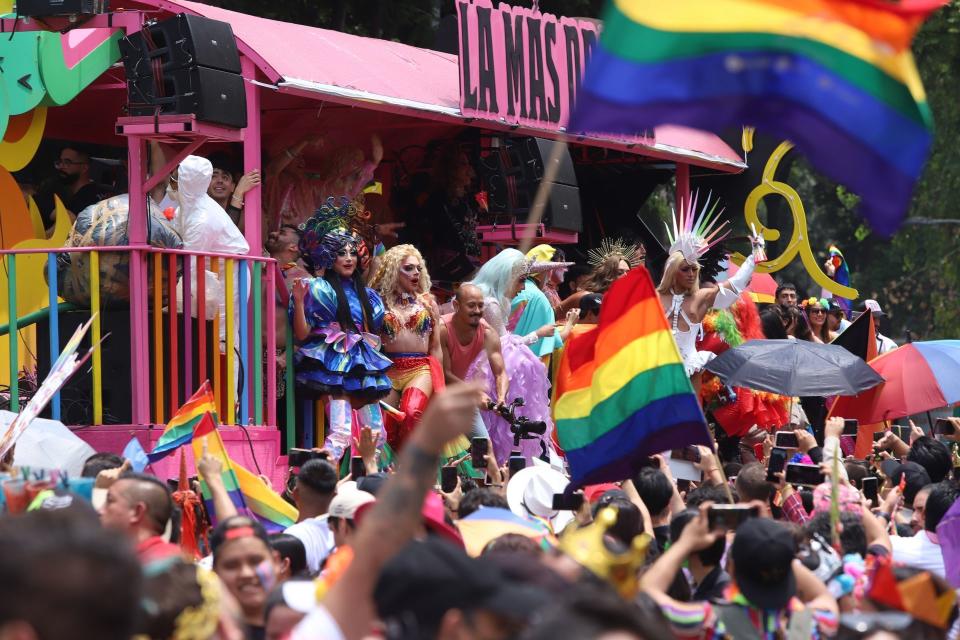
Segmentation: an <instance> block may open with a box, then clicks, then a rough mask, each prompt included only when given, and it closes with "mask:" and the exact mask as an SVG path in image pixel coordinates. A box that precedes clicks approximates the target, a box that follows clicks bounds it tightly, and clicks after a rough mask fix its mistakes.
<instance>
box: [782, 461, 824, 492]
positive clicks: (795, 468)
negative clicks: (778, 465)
mask: <svg viewBox="0 0 960 640" xmlns="http://www.w3.org/2000/svg"><path fill="white" fill-rule="evenodd" d="M823 478H824V476H823V473H822V472H821V471H820V467H819V466H817V465H815V464H788V465H787V482H789V483H790V484H800V485H804V486H808V487H815V486H817V485H818V484H821V483H822V482H823Z"/></svg>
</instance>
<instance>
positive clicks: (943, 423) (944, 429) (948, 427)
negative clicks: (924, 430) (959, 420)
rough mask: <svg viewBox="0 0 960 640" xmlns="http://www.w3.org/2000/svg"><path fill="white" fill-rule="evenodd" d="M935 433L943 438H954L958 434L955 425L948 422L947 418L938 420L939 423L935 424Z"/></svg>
mask: <svg viewBox="0 0 960 640" xmlns="http://www.w3.org/2000/svg"><path fill="white" fill-rule="evenodd" d="M933 429H934V433H936V434H939V435H942V436H952V435H953V434H954V433H956V432H957V430H956V428H954V426H953V423H952V422H950V421H949V420H947V419H946V418H937V421H936V422H934V423H933Z"/></svg>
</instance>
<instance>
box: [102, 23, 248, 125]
mask: <svg viewBox="0 0 960 640" xmlns="http://www.w3.org/2000/svg"><path fill="white" fill-rule="evenodd" d="M120 53H121V55H122V56H123V66H124V69H125V71H126V74H127V97H128V101H129V113H130V115H132V116H152V115H177V114H195V115H196V118H197V120H200V121H203V122H210V123H214V124H220V125H224V126H227V127H236V128H243V127H246V126H247V100H246V94H245V92H244V84H243V77H242V76H241V75H240V54H239V53H238V52H237V43H236V40H234V37H233V29H232V28H231V27H230V25H229V24H228V23H226V22H221V21H219V20H211V19H209V18H204V17H201V16H193V15H186V14H182V13H181V14H179V15H177V16H174V17H173V18H169V19H167V20H162V21H160V22H157V23H154V24H152V25H148V26H145V27H144V28H143V29H142V30H141V31H140V32H138V33H136V34H133V35H131V36H129V37H128V38H124V39H123V40H121V41H120Z"/></svg>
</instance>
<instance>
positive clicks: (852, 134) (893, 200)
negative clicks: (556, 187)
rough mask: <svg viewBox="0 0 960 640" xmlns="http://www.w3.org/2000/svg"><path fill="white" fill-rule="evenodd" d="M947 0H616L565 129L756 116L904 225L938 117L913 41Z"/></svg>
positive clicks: (867, 207)
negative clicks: (934, 117)
mask: <svg viewBox="0 0 960 640" xmlns="http://www.w3.org/2000/svg"><path fill="white" fill-rule="evenodd" d="M943 4H945V0H903V1H901V2H882V1H880V0H685V1H684V2H682V3H679V4H678V3H670V2H658V1H656V0H612V1H611V2H609V3H608V4H607V10H606V12H605V15H604V17H603V34H602V37H601V39H600V42H599V45H598V46H597V47H595V49H594V51H593V53H592V55H591V58H590V63H589V65H588V67H587V70H586V73H585V75H584V79H583V84H582V87H581V91H580V93H579V94H578V101H577V105H576V108H575V109H574V112H573V114H572V116H571V119H570V123H569V125H568V127H567V130H568V131H570V132H572V133H584V132H594V133H597V132H601V133H608V134H628V135H633V134H638V133H641V132H643V131H647V130H650V129H653V128H654V127H656V126H659V125H662V124H676V125H684V126H689V127H695V128H698V129H706V130H709V131H714V132H718V133H719V132H722V131H724V130H726V129H728V128H730V127H737V128H739V127H741V126H744V125H748V126H754V127H756V128H757V129H758V130H762V131H766V132H768V133H770V134H772V135H774V136H777V137H778V138H786V139H789V140H790V141H792V142H793V143H795V144H796V146H797V148H798V149H800V150H801V152H803V154H804V155H805V156H806V157H807V158H808V159H809V160H810V161H811V162H812V163H813V165H814V166H815V167H816V168H817V169H818V170H820V171H821V172H823V173H824V174H826V175H828V176H829V177H831V178H832V179H834V180H836V181H838V182H841V183H843V184H845V185H846V186H847V187H848V188H850V189H851V190H852V191H854V192H856V193H857V194H859V195H860V196H861V198H862V202H863V213H864V216H865V217H866V218H867V219H868V220H869V222H870V225H871V226H872V228H873V229H874V230H875V231H877V232H878V233H880V234H883V235H890V234H892V233H893V232H894V231H895V230H896V229H897V228H898V227H899V226H900V224H901V222H902V220H903V217H904V215H905V214H906V211H907V208H908V206H909V204H910V199H911V195H912V192H913V188H914V184H915V183H916V181H917V179H918V177H919V176H920V173H921V170H922V169H923V166H924V163H925V162H926V159H927V155H928V152H929V150H930V145H931V140H932V133H931V132H932V122H931V116H930V109H929V108H928V106H927V101H926V96H925V95H924V92H923V85H922V83H921V81H920V76H919V74H918V73H917V69H916V65H915V63H914V60H913V56H912V54H911V52H910V42H911V41H912V39H913V37H914V35H915V34H916V32H917V30H918V29H919V27H920V26H921V25H922V23H923V21H924V20H925V19H926V18H927V17H928V16H929V14H930V13H932V12H933V11H935V10H936V9H937V8H939V7H940V6H942V5H943Z"/></svg>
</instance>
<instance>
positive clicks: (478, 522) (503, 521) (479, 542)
mask: <svg viewBox="0 0 960 640" xmlns="http://www.w3.org/2000/svg"><path fill="white" fill-rule="evenodd" d="M457 528H458V529H459V530H460V535H461V536H463V544H464V546H465V547H466V549H467V553H468V554H470V555H471V556H473V557H477V556H479V555H480V554H481V553H482V552H483V549H484V548H485V547H486V546H487V545H488V544H489V543H490V541H491V540H494V539H496V538H499V537H500V536H502V535H504V534H506V533H516V534H519V535H521V536H525V537H527V538H531V539H533V540H536V541H537V542H539V543H540V544H541V545H545V546H546V545H553V544H555V543H556V539H555V538H554V537H553V535H552V534H551V533H550V529H549V528H547V525H546V524H545V523H543V522H540V521H537V520H530V519H527V518H523V517H521V516H518V515H516V514H515V513H513V512H512V511H510V510H509V509H501V508H499V507H480V508H479V509H477V510H476V511H474V512H473V513H471V514H470V515H469V516H467V517H466V518H463V519H462V520H458V521H457Z"/></svg>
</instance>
